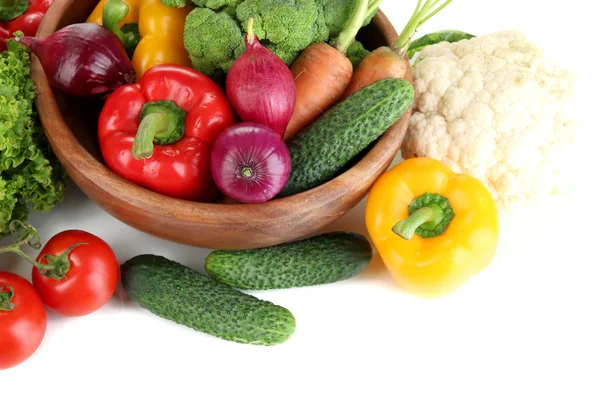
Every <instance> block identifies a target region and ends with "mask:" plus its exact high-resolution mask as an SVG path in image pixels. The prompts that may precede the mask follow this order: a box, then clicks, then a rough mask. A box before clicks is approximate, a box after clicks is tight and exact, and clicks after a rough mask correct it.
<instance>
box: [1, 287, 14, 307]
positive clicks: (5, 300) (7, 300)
mask: <svg viewBox="0 0 600 400" xmlns="http://www.w3.org/2000/svg"><path fill="white" fill-rule="evenodd" d="M7 289H8V292H7V291H6V290H7ZM14 295H15V289H14V288H13V287H12V286H0V311H12V310H13V309H14V308H15V305H14V304H13V303H12V302H11V300H12V298H13V297H14Z"/></svg>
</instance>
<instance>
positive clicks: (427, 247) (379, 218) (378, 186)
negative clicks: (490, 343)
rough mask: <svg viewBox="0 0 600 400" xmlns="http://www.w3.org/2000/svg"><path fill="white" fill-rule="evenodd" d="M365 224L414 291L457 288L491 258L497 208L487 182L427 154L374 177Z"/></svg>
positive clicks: (429, 293)
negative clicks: (461, 172)
mask: <svg viewBox="0 0 600 400" xmlns="http://www.w3.org/2000/svg"><path fill="white" fill-rule="evenodd" d="M409 215H410V217H411V218H409ZM399 222H400V223H399ZM366 224H367V229H368V231H369V234H370V236H371V239H372V240H373V242H374V245H375V247H376V248H377V250H378V251H379V253H380V255H381V258H382V260H383V262H384V264H385V265H386V267H387V269H388V270H389V271H390V273H391V275H392V276H393V277H394V279H395V280H396V281H397V282H398V283H399V285H400V286H401V287H402V288H403V289H404V290H406V291H407V292H409V293H411V294H413V295H415V296H418V297H425V298H431V297H442V296H445V295H448V294H450V293H452V292H454V291H456V290H457V289H458V288H460V287H461V286H462V285H463V284H464V283H465V282H466V281H467V280H468V279H469V278H471V277H472V276H474V275H475V274H477V273H479V272H480V271H482V270H483V269H484V268H485V267H486V266H487V265H488V264H490V262H491V261H492V259H493V258H494V256H495V253H496V248H497V245H498V230H499V222H498V211H497V208H496V204H495V202H494V200H493V198H492V196H491V194H490V193H489V191H488V190H487V189H486V187H485V186H484V185H483V184H482V183H481V182H480V181H479V180H477V179H475V178H473V177H470V176H467V175H463V174H455V173H454V172H453V171H452V170H450V169H449V168H448V167H447V166H446V165H444V164H443V163H442V162H440V161H437V160H433V159H430V158H412V159H408V160H406V161H403V162H401V163H400V164H398V165H397V166H395V167H394V168H392V169H390V170H389V171H387V172H386V173H384V174H383V175H382V176H381V177H380V178H379V179H378V180H377V182H376V183H375V185H374V186H373V187H372V189H371V191H370V193H369V196H368V199H367V206H366ZM417 227H419V228H417ZM415 228H417V231H416V232H414V231H415ZM413 232H414V233H413ZM401 235H404V236H405V237H404V238H403V237H402V236H401Z"/></svg>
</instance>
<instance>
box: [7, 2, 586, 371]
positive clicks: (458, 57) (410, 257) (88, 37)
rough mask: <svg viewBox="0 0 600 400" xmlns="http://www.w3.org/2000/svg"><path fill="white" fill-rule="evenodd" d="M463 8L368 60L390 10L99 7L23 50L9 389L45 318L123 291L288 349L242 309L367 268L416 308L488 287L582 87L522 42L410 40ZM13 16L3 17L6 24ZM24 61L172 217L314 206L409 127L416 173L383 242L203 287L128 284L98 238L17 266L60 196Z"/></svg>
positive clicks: (370, 219)
mask: <svg viewBox="0 0 600 400" xmlns="http://www.w3.org/2000/svg"><path fill="white" fill-rule="evenodd" d="M450 2H451V0H448V1H445V2H442V1H441V0H426V1H423V0H419V1H418V3H417V5H416V8H415V9H414V12H413V14H412V16H411V18H410V19H409V21H408V23H407V25H406V27H405V28H404V30H403V31H402V32H401V33H400V35H399V37H398V38H397V40H396V42H395V43H393V45H391V46H383V47H380V48H377V49H369V50H366V49H365V48H364V47H363V46H362V44H361V43H359V42H357V41H356V37H357V34H358V32H359V31H360V29H361V28H362V27H364V26H366V25H368V24H369V23H370V21H371V19H372V18H373V16H374V15H375V13H376V12H377V9H378V7H379V6H380V4H381V3H382V0H348V1H344V0H295V1H291V0H193V1H191V2H190V1H185V0H162V1H160V0H101V1H100V2H98V5H97V7H96V8H95V9H94V11H93V13H92V14H91V15H90V16H89V18H88V19H87V22H85V23H78V24H73V25H69V26H67V27H65V28H63V29H61V30H59V31H58V32H55V33H54V34H52V35H50V36H48V37H46V38H35V37H33V35H32V34H31V33H30V32H25V35H24V36H23V35H22V34H20V33H16V37H15V38H14V40H12V39H11V40H9V41H8V49H9V51H8V52H4V53H0V82H1V83H2V86H1V88H0V116H1V117H2V118H0V173H1V175H0V204H1V205H2V209H0V233H12V234H14V235H16V236H17V238H16V240H15V242H14V243H13V244H12V245H9V246H6V247H3V248H0V253H3V252H12V253H16V254H18V255H20V256H21V257H23V258H25V259H26V260H27V261H28V262H29V263H31V265H32V266H33V269H32V275H31V281H32V282H33V284H30V283H29V282H28V281H26V280H24V279H23V278H22V277H19V276H16V275H14V274H9V273H0V336H2V337H6V338H7V340H4V341H2V342H1V343H2V345H1V346H0V369H4V368H10V367H12V366H14V365H17V364H19V363H22V362H23V361H25V360H26V359H27V358H29V357H30V356H31V355H32V354H33V353H34V352H35V351H36V349H37V348H38V346H39V344H40V343H41V341H42V340H43V337H44V333H45V329H46V311H45V308H44V305H46V306H47V307H48V308H49V309H51V310H53V311H54V312H56V313H58V314H61V315H63V316H65V317H67V316H69V317H74V316H83V315H87V314H90V313H93V312H94V311H96V310H98V309H99V308H100V307H102V306H103V305H104V304H106V303H107V302H108V301H109V300H110V298H111V296H112V295H113V293H114V291H115V290H116V287H117V284H118V281H119V277H120V278H121V283H122V285H123V287H124V289H125V291H126V292H127V294H128V295H129V297H130V298H131V300H133V301H134V302H136V303H138V304H139V305H140V306H141V307H143V308H145V309H146V310H148V311H149V312H151V313H153V314H155V315H157V316H159V317H161V318H163V319H166V320H170V321H174V322H176V323H178V324H182V325H184V326H187V327H189V328H191V329H194V330H197V331H200V332H204V333H207V334H210V335H213V336H216V337H219V338H223V339H226V340H229V341H233V342H238V343H248V344H255V345H276V344H280V343H283V342H285V341H287V340H289V339H290V338H291V337H292V335H293V334H294V331H295V328H296V319H295V317H294V315H293V314H292V312H291V311H290V310H288V309H286V308H284V307H282V306H279V305H275V304H272V303H270V302H266V301H263V300H260V299H258V298H257V297H255V296H252V295H249V294H246V293H244V292H242V290H269V289H286V288H299V287H306V286H313V285H325V284H332V283H335V282H340V281H344V280H347V279H351V278H353V277H355V276H357V275H358V274H360V273H361V272H362V271H363V270H364V269H365V268H366V267H367V266H368V265H369V264H370V262H371V260H372V259H373V256H374V253H375V250H376V251H377V252H378V253H379V254H380V255H381V258H382V260H383V262H384V264H385V265H386V266H387V268H388V270H389V272H390V274H391V276H392V277H393V278H394V279H395V280H396V281H397V282H398V284H399V285H400V286H401V287H402V288H403V289H405V290H406V291H407V292H408V293H411V294H413V295H415V296H420V297H441V296H446V295H449V294H450V293H453V292H455V291H456V290H458V289H459V288H460V287H461V286H462V285H464V284H465V282H467V281H468V280H469V279H470V278H471V277H473V276H475V275H476V274H477V273H479V272H481V271H482V270H484V269H485V268H486V267H487V266H488V265H489V264H490V263H491V262H492V260H493V259H494V257H495V254H496V251H497V247H498V238H499V229H500V228H499V226H500V222H499V208H509V207H511V206H512V205H514V204H516V203H521V202H523V200H525V199H529V198H533V197H534V196H535V195H540V194H542V195H545V194H549V193H551V192H552V191H554V190H555V189H556V188H557V187H558V178H557V176H558V172H559V170H560V169H561V168H560V167H561V165H563V164H562V163H564V161H562V157H561V156H562V152H563V150H565V152H566V148H567V145H568V144H569V143H570V142H572V140H573V136H574V126H575V119H574V117H573V116H572V112H571V111H572V109H571V108H569V107H570V100H571V97H572V94H573V93H572V85H571V83H572V75H571V74H570V73H569V72H568V71H564V70H562V69H559V68H558V67H555V66H554V65H553V64H551V63H549V62H547V61H546V60H545V59H544V58H543V54H542V53H541V51H540V49H539V48H537V47H535V46H534V45H533V44H531V43H529V42H528V41H527V40H526V38H525V37H524V36H523V35H522V34H520V33H518V32H516V31H509V32H500V33H496V34H491V35H487V36H479V37H476V36H474V35H472V34H469V33H465V32H461V31H455V30H447V31H440V32H435V33H432V34H429V35H425V36H423V37H420V38H418V39H414V38H413V36H414V34H415V32H416V30H417V29H418V28H419V27H420V26H422V24H424V23H425V22H426V21H427V20H429V19H430V18H432V17H433V16H434V15H436V14H437V13H438V12H440V11H441V10H442V9H443V8H444V7H446V6H447V5H448V4H449V3H450ZM17 3H19V2H18V1H2V0H0V19H1V18H2V17H3V16H4V15H6V12H5V10H6V9H8V8H10V7H13V8H14V7H22V6H20V5H19V4H20V3H19V4H17ZM19 43H21V44H19ZM22 45H25V46H27V48H29V49H31V51H32V52H33V53H35V54H36V55H37V56H38V58H39V59H40V62H41V64H42V67H43V68H44V71H45V73H46V75H47V77H48V80H49V81H50V83H51V84H52V85H53V86H54V87H55V88H56V89H58V90H61V91H63V92H64V93H66V94H67V95H71V96H79V97H96V98H102V99H103V100H104V105H103V108H102V111H101V113H100V115H99V119H98V141H99V144H100V149H101V152H102V155H103V159H104V161H105V163H106V165H107V167H109V168H110V169H111V170H112V171H114V172H115V173H116V174H118V175H120V176H121V177H123V178H125V179H127V180H129V181H130V182H132V183H135V184H137V185H140V186H143V187H145V188H147V189H149V190H152V191H154V192H157V193H160V194H162V195H164V196H166V197H171V198H178V199H184V200H188V201H192V202H205V203H209V202H219V201H221V202H224V203H227V202H228V201H229V202H239V203H242V204H251V203H265V202H269V201H271V200H273V199H280V198H284V197H288V196H294V195H296V194H299V193H303V192H306V191H309V190H311V189H314V188H316V187H319V186H321V185H323V184H325V183H327V182H330V181H331V180H333V179H335V178H336V177H338V176H340V174H342V173H344V172H345V171H346V170H347V169H348V168H349V167H351V166H352V165H353V163H354V162H356V161H357V160H358V159H359V158H360V157H361V155H363V154H364V152H365V151H366V150H368V149H369V148H370V146H372V145H374V144H375V143H377V141H378V140H379V139H380V138H381V137H382V135H384V134H385V132H386V131H388V129H390V127H392V126H393V125H394V124H396V123H397V122H398V121H399V120H400V119H401V118H402V117H403V116H404V115H405V114H406V112H407V111H408V110H409V109H410V108H411V107H413V115H412V116H411V122H410V127H409V130H408V134H407V138H406V140H405V142H404V144H403V147H402V155H403V156H404V158H405V160H404V161H402V162H401V163H400V164H398V165H397V166H395V167H393V168H392V169H390V170H389V171H387V172H385V173H384V174H383V175H382V176H381V177H380V178H379V179H378V180H377V181H376V183H375V184H374V186H373V187H372V188H371V191H370V193H369V195H368V199H367V205H366V215H365V220H366V225H367V229H368V233H369V238H367V237H364V236H362V235H358V234H356V233H352V232H330V233H325V234H320V235H316V236H313V237H309V238H304V239H301V240H298V241H295V242H289V243H284V244H281V245H277V246H272V247H268V248H261V249H253V250H238V251H226V250H215V251H213V252H212V253H211V254H210V255H209V256H208V257H207V258H206V260H205V271H206V274H202V273H199V272H196V271H195V270H193V269H191V268H190V267H188V266H184V265H181V264H179V263H178V262H176V261H174V260H169V259H166V258H164V257H163V256H160V255H155V254H143V255H139V256H136V257H133V258H131V259H129V260H127V261H125V262H124V263H122V264H121V265H120V266H119V263H118V261H117V255H116V254H115V253H114V252H113V250H112V249H111V248H110V247H109V246H108V244H107V243H106V242H104V241H103V240H102V239H100V238H99V237H97V236H95V235H93V234H91V233H88V232H83V231H65V232H62V233H59V234H58V235H56V236H55V237H53V238H51V239H50V240H49V241H48V242H47V244H46V245H45V247H44V248H43V249H42V250H41V252H40V253H39V255H38V257H37V258H36V259H35V260H33V259H31V258H29V256H27V255H26V253H25V252H24V251H23V250H22V249H21V248H22V247H23V246H25V245H29V246H32V247H34V248H36V249H39V248H40V247H41V243H40V238H39V237H38V236H37V233H36V232H35V229H33V227H31V226H28V225H25V224H24V223H23V222H22V221H23V220H24V217H25V215H26V204H27V202H31V203H33V207H34V209H36V210H49V209H50V208H52V206H53V205H54V204H56V202H57V201H59V200H60V198H61V197H62V192H63V180H62V179H63V175H62V170H61V169H60V168H58V167H56V161H55V160H54V158H53V157H52V153H51V152H50V151H49V149H48V147H47V145H46V142H45V141H44V140H43V136H42V134H41V129H40V127H39V124H38V123H37V121H36V119H35V111H34V110H33V105H32V101H33V99H34V97H35V89H34V87H33V85H32V83H31V81H30V80H29V77H28V57H29V55H28V53H27V51H26V48H25V47H24V46H22ZM370 50H372V51H370ZM415 56H416V57H417V58H416V61H415V63H414V64H413V65H412V66H411V64H410V62H409V61H408V60H409V59H413V58H414V57H415ZM413 76H414V84H411V80H412V77H413ZM289 212H290V213H293V212H294V210H289ZM215 234H218V232H215ZM369 239H370V240H369ZM372 244H373V246H372ZM16 324H27V325H28V326H30V327H31V329H30V330H31V335H30V336H28V337H25V336H23V335H22V334H18V332H16V331H15V330H11V326H15V325H16ZM15 332H16V333H15Z"/></svg>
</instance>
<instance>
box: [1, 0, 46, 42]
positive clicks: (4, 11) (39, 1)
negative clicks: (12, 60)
mask: <svg viewBox="0 0 600 400" xmlns="http://www.w3.org/2000/svg"><path fill="white" fill-rule="evenodd" d="M53 1H54V0H0V51H4V50H6V40H7V39H12V38H14V33H15V32H17V31H21V32H23V34H24V35H25V36H35V34H36V33H37V30H38V28H39V26H40V23H41V22H42V18H44V15H46V12H47V11H48V8H49V7H50V5H51V4H52V2H53Z"/></svg>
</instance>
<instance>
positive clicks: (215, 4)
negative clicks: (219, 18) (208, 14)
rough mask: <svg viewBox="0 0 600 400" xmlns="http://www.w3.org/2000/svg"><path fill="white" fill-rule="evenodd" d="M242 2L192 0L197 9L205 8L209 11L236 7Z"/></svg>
mask: <svg viewBox="0 0 600 400" xmlns="http://www.w3.org/2000/svg"><path fill="white" fill-rule="evenodd" d="M241 2H242V0H192V3H194V4H195V5H197V6H198V7H206V8H210V9H211V10H220V9H222V8H224V7H234V8H235V7H237V6H238V4H240V3H241Z"/></svg>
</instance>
